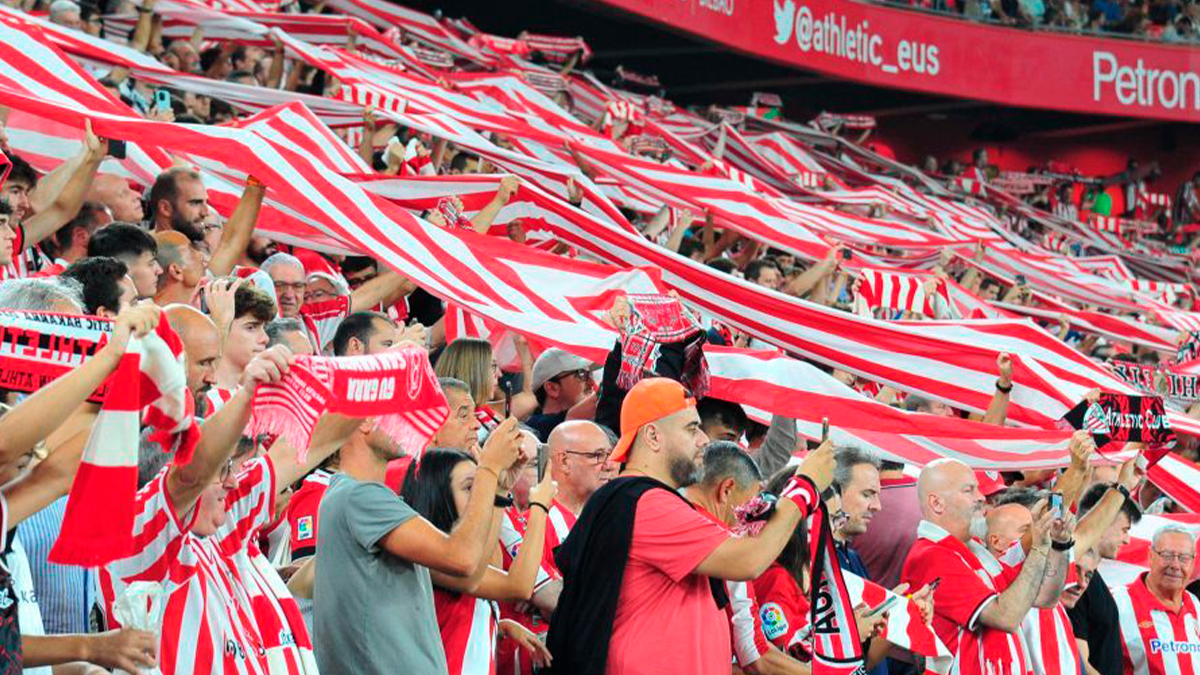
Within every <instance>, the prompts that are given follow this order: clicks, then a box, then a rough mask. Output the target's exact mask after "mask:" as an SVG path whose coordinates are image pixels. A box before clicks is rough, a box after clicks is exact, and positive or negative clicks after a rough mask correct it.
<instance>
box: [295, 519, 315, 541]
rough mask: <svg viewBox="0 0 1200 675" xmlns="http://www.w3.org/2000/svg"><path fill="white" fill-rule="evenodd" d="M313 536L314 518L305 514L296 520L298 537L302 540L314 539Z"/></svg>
mask: <svg viewBox="0 0 1200 675" xmlns="http://www.w3.org/2000/svg"><path fill="white" fill-rule="evenodd" d="M312 537H313V519H312V516H304V517H303V518H301V519H300V520H298V521H296V538H297V539H299V540H300V541H304V540H306V539H312Z"/></svg>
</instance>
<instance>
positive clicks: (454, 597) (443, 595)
mask: <svg viewBox="0 0 1200 675" xmlns="http://www.w3.org/2000/svg"><path fill="white" fill-rule="evenodd" d="M433 607H434V610H435V611H436V612H437V620H438V630H439V631H441V634H442V647H443V648H444V649H445V650H446V666H447V672H448V673H449V675H496V657H495V654H496V625H497V622H498V620H499V619H498V618H497V614H498V612H497V610H496V605H495V603H493V602H491V601H488V600H482V599H480V598H476V597H474V596H471V595H467V594H465V593H455V592H454V591H447V590H446V589H444V588H441V587H438V586H434V587H433Z"/></svg>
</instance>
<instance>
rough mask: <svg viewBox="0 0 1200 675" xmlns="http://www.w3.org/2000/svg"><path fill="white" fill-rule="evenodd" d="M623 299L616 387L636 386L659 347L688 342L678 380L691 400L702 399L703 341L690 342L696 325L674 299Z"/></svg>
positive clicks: (704, 389)
mask: <svg viewBox="0 0 1200 675" xmlns="http://www.w3.org/2000/svg"><path fill="white" fill-rule="evenodd" d="M626 298H628V300H629V312H630V315H629V320H628V321H627V322H626V323H625V326H624V328H623V330H622V331H621V372H620V373H618V374H617V386H618V387H621V388H622V389H625V390H629V389H632V388H633V386H634V385H635V384H637V383H638V382H640V381H641V379H642V376H643V375H644V374H645V373H646V370H647V369H648V368H652V367H653V364H654V362H655V361H656V360H657V359H658V351H659V347H660V346H661V345H664V344H671V343H675V342H684V341H686V340H692V341H691V342H689V343H688V344H687V346H686V347H685V348H684V355H683V377H682V378H681V380H682V382H683V384H684V386H686V387H688V388H689V389H690V390H691V392H692V395H693V396H696V397H702V396H704V394H705V393H706V392H707V391H708V365H707V363H706V362H705V360H704V352H703V351H702V347H703V344H704V341H703V340H694V339H693V338H694V337H695V336H696V335H697V334H698V333H700V332H701V328H700V325H699V324H698V323H696V320H695V319H693V318H692V315H691V314H689V313H688V312H687V311H685V310H684V308H683V305H682V304H681V303H680V302H679V299H678V298H672V297H670V296H667V295H654V294H649V293H630V294H628V295H626Z"/></svg>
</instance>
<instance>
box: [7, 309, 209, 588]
mask: <svg viewBox="0 0 1200 675" xmlns="http://www.w3.org/2000/svg"><path fill="white" fill-rule="evenodd" d="M111 330H112V322H111V321H108V320H105V319H101V318H98V317H93V316H79V315H71V314H57V313H51V312H25V311H2V312H0V335H2V336H3V337H2V339H0V373H3V382H0V386H4V387H6V388H10V389H16V390H18V391H36V390H37V389H39V388H40V387H42V386H43V385H45V384H48V383H49V382H51V381H52V380H54V379H56V378H58V377H59V376H61V375H63V374H64V373H66V372H67V371H68V370H70V369H72V368H75V367H78V366H79V365H80V364H82V363H83V362H84V361H85V360H87V359H88V358H91V357H92V356H93V355H94V354H95V353H96V352H97V351H99V350H100V349H101V348H102V347H103V346H104V345H105V344H107V343H108V339H109V333H110V332H111ZM89 400H91V401H93V402H102V403H103V407H102V408H101V409H100V413H99V415H98V416H97V417H96V421H95V423H94V424H93V425H92V430H91V434H90V435H89V436H88V440H87V445H86V446H85V447H84V451H83V459H82V461H81V462H80V464H79V471H78V473H76V475H75V480H74V482H73V483H72V484H71V492H70V494H69V496H68V498H67V510H66V515H65V516H64V518H63V525H62V533H61V535H60V536H59V538H58V541H57V542H55V545H54V548H53V549H51V551H50V560H51V561H52V562H55V563H59V564H63V565H81V566H89V567H91V566H96V565H103V564H105V563H107V562H109V561H112V560H116V559H118V558H122V557H125V556H128V555H130V554H132V553H133V520H134V507H135V504H134V501H135V500H134V495H135V494H136V493H137V461H138V447H139V445H140V443H139V440H140V430H141V425H140V422H139V412H142V413H143V414H144V417H143V419H144V421H145V423H146V424H147V425H149V426H152V427H154V429H155V432H154V434H153V436H151V439H152V440H156V441H158V442H159V443H160V444H161V445H162V447H163V448H164V449H166V450H168V451H172V450H173V451H174V452H175V462H176V463H178V464H186V463H187V462H189V461H191V455H192V450H193V449H194V448H195V445H196V441H197V440H198V439H199V429H198V428H197V427H196V424H195V420H194V418H193V401H192V398H191V395H190V394H189V393H188V390H187V375H186V369H185V368H184V362H183V343H182V342H180V340H179V336H178V335H176V334H175V332H174V331H173V330H171V327H170V325H169V324H168V323H167V322H166V321H161V322H160V323H159V324H158V328H157V329H156V330H155V331H154V332H152V333H150V334H148V335H146V336H145V337H143V338H140V339H139V338H133V339H131V340H130V341H129V346H128V348H127V350H126V352H125V355H124V356H122V357H121V361H120V363H119V364H118V365H117V368H116V370H115V372H114V373H113V374H112V376H110V377H109V378H108V379H107V380H106V381H105V383H104V384H103V385H101V387H100V388H99V389H98V390H97V391H96V392H95V393H94V394H93V395H92V397H91V398H90V399H89Z"/></svg>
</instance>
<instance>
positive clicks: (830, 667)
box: [808, 503, 865, 675]
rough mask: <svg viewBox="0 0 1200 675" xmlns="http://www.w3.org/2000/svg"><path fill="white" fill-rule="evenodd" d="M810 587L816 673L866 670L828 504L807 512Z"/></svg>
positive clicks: (847, 674)
mask: <svg viewBox="0 0 1200 675" xmlns="http://www.w3.org/2000/svg"><path fill="white" fill-rule="evenodd" d="M808 546H809V570H811V574H812V582H811V583H812V586H811V589H810V591H809V607H810V608H811V609H810V612H811V614H810V618H809V624H810V625H811V626H812V634H811V640H812V643H811V645H810V647H809V652H810V653H811V654H812V655H813V673H814V675H841V674H845V675H849V674H850V673H855V672H859V671H863V672H865V671H864V665H863V651H862V639H861V638H860V637H859V635H858V624H857V622H856V621H855V619H854V605H853V604H852V603H851V601H850V593H849V592H848V591H847V590H846V580H845V579H844V578H843V577H842V568H841V565H839V564H838V559H837V553H836V552H835V551H834V548H833V531H832V529H831V528H830V526H829V516H828V514H827V513H826V509H825V505H824V503H822V504H821V505H820V507H819V508H817V509H816V510H814V511H813V512H812V513H810V514H809V515H808Z"/></svg>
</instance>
